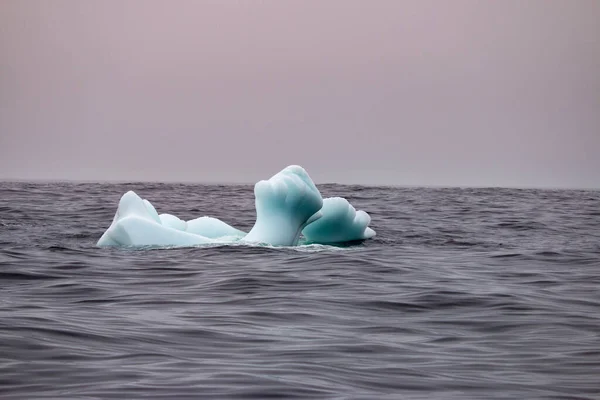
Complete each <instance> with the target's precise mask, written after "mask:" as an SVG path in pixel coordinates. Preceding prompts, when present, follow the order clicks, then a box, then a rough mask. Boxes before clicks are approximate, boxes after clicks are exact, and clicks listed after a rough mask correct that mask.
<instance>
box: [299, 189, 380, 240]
mask: <svg viewBox="0 0 600 400" xmlns="http://www.w3.org/2000/svg"><path fill="white" fill-rule="evenodd" d="M321 214H323V216H322V217H321V218H320V219H319V220H318V221H315V222H313V223H311V224H309V225H308V226H307V227H306V228H304V230H303V231H302V234H303V235H304V237H305V238H306V239H307V240H308V241H309V242H313V243H321V244H327V243H342V242H351V241H354V240H363V239H370V238H372V237H373V236H375V231H374V230H373V229H371V228H369V223H370V222H371V217H370V216H369V214H367V213H366V212H364V211H362V210H361V211H356V210H355V209H354V207H353V206H352V204H350V203H348V200H346V199H344V198H342V197H331V198H327V199H324V200H323V208H321Z"/></svg>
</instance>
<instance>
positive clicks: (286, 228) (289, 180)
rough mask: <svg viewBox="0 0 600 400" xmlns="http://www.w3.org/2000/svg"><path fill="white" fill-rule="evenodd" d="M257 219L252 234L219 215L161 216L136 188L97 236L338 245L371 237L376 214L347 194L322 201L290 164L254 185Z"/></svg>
mask: <svg viewBox="0 0 600 400" xmlns="http://www.w3.org/2000/svg"><path fill="white" fill-rule="evenodd" d="M254 194H255V208H256V222H255V224H254V226H253V227H252V229H251V230H250V232H248V233H246V232H243V231H241V230H238V229H236V228H234V227H232V226H230V225H228V224H227V223H225V222H223V221H220V220H219V219H216V218H212V217H207V216H205V217H200V218H196V219H193V220H190V221H183V220H181V219H179V218H178V217H176V216H174V215H171V214H160V215H159V214H158V212H157V211H156V209H155V208H154V206H153V205H152V204H151V203H150V202H149V201H148V200H146V199H142V198H141V197H140V196H138V195H137V194H136V193H135V192H133V191H129V192H127V193H125V194H124V195H123V196H122V197H121V199H120V201H119V206H118V208H117V212H116V214H115V217H114V219H113V221H112V223H111V225H110V226H109V228H108V229H107V230H106V232H104V234H103V235H102V237H101V238H100V239H99V240H98V243H97V245H98V246H100V247H105V246H116V247H141V246H159V247H190V246H198V245H208V244H215V245H223V244H232V243H238V242H241V243H245V244H259V245H263V244H267V245H271V246H281V247H288V246H296V245H298V243H299V241H300V240H301V236H302V235H303V236H304V238H305V242H309V243H312V244H338V243H346V242H353V241H357V240H364V239H369V238H371V237H373V236H375V231H374V230H372V229H371V228H369V227H368V225H369V223H370V221H371V218H370V217H369V215H368V214H367V213H366V212H364V211H356V209H355V208H354V207H353V206H352V205H351V204H350V203H349V202H348V201H347V200H346V199H344V198H341V197H334V198H328V199H323V198H322V197H321V193H320V192H319V190H318V189H317V187H316V186H315V184H314V182H313V181H312V179H311V178H310V176H309V175H308V173H307V172H306V171H305V170H304V169H303V168H302V167H300V166H297V165H291V166H288V167H286V168H284V169H283V170H281V171H280V172H278V173H277V174H275V175H273V176H272V177H271V178H269V179H268V180H263V181H260V182H258V183H257V184H256V185H255V187H254Z"/></svg>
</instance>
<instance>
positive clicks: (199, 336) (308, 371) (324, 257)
mask: <svg viewBox="0 0 600 400" xmlns="http://www.w3.org/2000/svg"><path fill="white" fill-rule="evenodd" d="M129 189H134V190H135V191H136V192H138V193H139V194H140V195H141V196H143V197H146V198H148V199H149V200H150V201H152V203H153V204H155V205H156V206H157V209H158V210H159V212H170V213H173V214H175V215H178V216H180V217H181V218H184V219H191V218H195V217H199V216H202V215H205V214H207V215H211V216H214V217H218V218H221V219H222V220H224V221H226V222H228V223H231V224H233V225H234V226H236V227H239V228H241V229H249V228H250V227H251V225H252V223H253V220H254V205H253V193H252V186H204V185H171V184H118V185H117V184H67V183H64V184H61V183H58V184H57V183H53V184H37V183H36V184H32V183H0V398H2V399H17V398H19V399H21V398H22V399H36V398H86V399H93V398H120V399H125V398H127V399H133V398H143V399H150V398H158V399H169V398H207V399H219V398H226V399H229V398H232V399H233V398H256V399H265V398H283V397H285V398H315V399H346V398H347V399H537V398H540V399H541V398H544V399H598V398H600V193H599V192H594V191H547V190H513V189H417V188H415V189H413V188H382V187H379V188H375V187H368V188H367V187H359V186H337V185H325V186H321V187H320V189H321V191H322V193H323V195H324V196H332V195H340V196H345V197H347V198H348V199H349V200H350V201H351V202H352V203H353V204H354V205H355V206H357V208H361V209H364V210H366V211H367V212H369V213H370V214H371V216H372V217H373V222H372V226H373V227H374V228H375V229H376V230H377V234H378V235H377V237H376V238H375V239H373V240H370V241H366V242H364V243H358V244H355V245H354V246H349V247H328V246H308V247H301V248H298V249H292V248H281V249H276V248H266V247H262V248H261V247H244V246H220V247H204V248H202V247H199V248H185V249H146V250H124V249H99V248H96V247H95V246H94V245H95V242H96V240H97V239H98V238H99V237H100V235H101V234H102V232H103V231H104V229H106V227H108V225H109V224H110V222H111V220H112V217H113V215H114V212H115V210H116V207H117V202H118V199H119V197H120V195H121V194H122V193H124V192H125V191H126V190H129Z"/></svg>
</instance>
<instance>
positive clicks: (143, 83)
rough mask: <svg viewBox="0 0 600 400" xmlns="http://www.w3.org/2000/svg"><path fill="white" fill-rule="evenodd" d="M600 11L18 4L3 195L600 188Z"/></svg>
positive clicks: (356, 4)
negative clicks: (119, 190)
mask: <svg viewBox="0 0 600 400" xmlns="http://www.w3.org/2000/svg"><path fill="white" fill-rule="evenodd" d="M599 21H600V1H598V0H498V1H492V0H489V1H482V0H473V1H470V0H453V1H442V0H390V1H384V0H374V1H368V0H362V1H352V0H322V1H311V0H302V1H293V0H272V1H258V0H257V1H242V0H239V1H233V0H231V1H228V0H212V1H211V0H205V1H202V0H197V1H191V0H175V1H167V0H163V1H155V0H123V1H115V0H88V1H81V0H52V1H44V0H0V179H52V180H62V179H75V180H152V181H195V182H215V181H217V182H254V181H256V180H258V179H262V178H267V177H269V176H271V175H272V174H273V173H275V172H276V171H278V170H279V169H281V168H283V167H284V166H286V165H288V164H300V165H302V166H304V167H305V168H306V169H307V170H308V171H309V173H310V174H311V176H312V177H313V178H314V179H315V181H317V182H341V183H366V184H394V185H449V186H453V185H460V186H469V185H474V186H535V187H538V186H545V187H548V186H549V187H595V188H598V187H600V22H599Z"/></svg>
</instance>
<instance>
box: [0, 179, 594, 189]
mask: <svg viewBox="0 0 600 400" xmlns="http://www.w3.org/2000/svg"><path fill="white" fill-rule="evenodd" d="M4 182H14V183H72V184H84V183H100V184H127V183H132V184H133V183H155V184H183V185H204V186H209V185H219V186H244V185H248V186H250V185H252V186H253V185H255V184H256V182H234V181H229V182H223V181H186V180H183V181H176V180H173V181H166V180H164V181H161V180H144V179H123V180H116V179H65V178H63V179H54V178H0V183H4ZM315 185H339V186H366V187H390V188H423V189H518V190H528V189H530V190H586V191H598V190H600V186H599V187H593V186H587V187H586V186H583V187H581V186H579V187H578V186H527V185H509V186H503V185H469V184H467V185H447V184H417V185H414V184H384V183H381V184H372V183H338V182H315Z"/></svg>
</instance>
